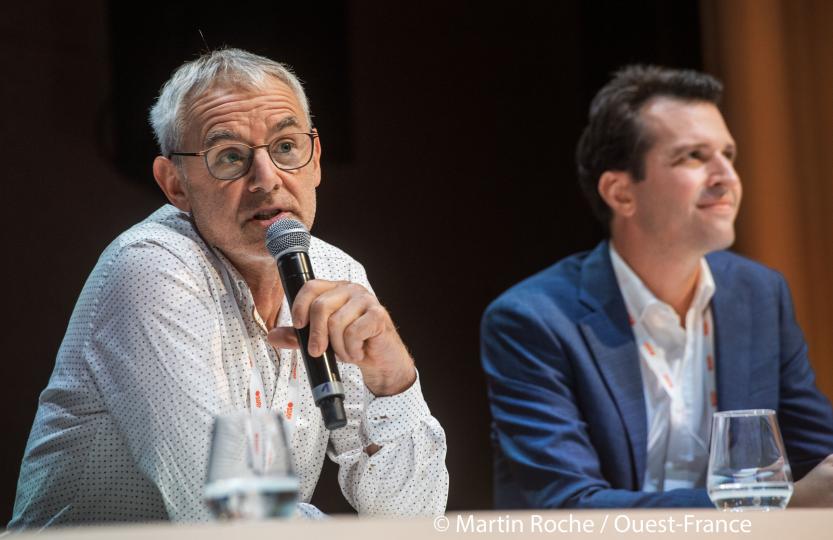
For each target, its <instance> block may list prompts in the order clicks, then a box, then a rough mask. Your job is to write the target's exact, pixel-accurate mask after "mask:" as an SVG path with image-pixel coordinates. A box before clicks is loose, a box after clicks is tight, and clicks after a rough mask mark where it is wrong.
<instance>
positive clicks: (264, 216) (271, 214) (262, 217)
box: [253, 208, 281, 221]
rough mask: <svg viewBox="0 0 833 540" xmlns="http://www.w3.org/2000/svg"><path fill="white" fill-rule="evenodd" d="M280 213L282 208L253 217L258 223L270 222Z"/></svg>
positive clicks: (265, 211) (259, 213)
mask: <svg viewBox="0 0 833 540" xmlns="http://www.w3.org/2000/svg"><path fill="white" fill-rule="evenodd" d="M280 213H281V209H280V208H275V209H274V210H264V211H263V212H258V213H257V214H255V215H254V216H253V219H256V220H258V221H268V220H270V219H272V218H273V217H275V216H277V215H278V214H280Z"/></svg>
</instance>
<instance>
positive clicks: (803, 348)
mask: <svg viewBox="0 0 833 540" xmlns="http://www.w3.org/2000/svg"><path fill="white" fill-rule="evenodd" d="M778 300H779V308H780V312H779V313H780V344H781V366H780V374H779V375H780V385H779V390H780V395H779V400H778V423H779V425H780V427H781V432H782V434H783V438H784V444H785V445H786V448H787V457H788V459H789V461H790V465H791V468H792V472H793V476H794V479H795V480H799V479H801V478H802V477H803V476H804V475H805V474H807V473H808V472H809V471H810V470H811V469H812V468H813V467H815V466H816V465H818V464H819V463H820V462H821V461H822V460H823V459H824V458H825V457H827V455H828V454H831V453H833V409H831V407H830V401H828V399H827V398H826V397H825V396H824V394H822V393H821V392H820V391H819V389H818V387H816V382H815V375H814V373H813V368H812V367H811V365H810V361H809V358H808V356H807V343H806V342H805V341H804V336H803V334H802V332H801V329H800V328H799V327H798V323H797V322H796V320H795V311H794V309H793V303H792V297H791V296H790V291H789V288H788V287H787V283H786V281H785V280H784V278H783V277H781V276H780V275H779V276H778Z"/></svg>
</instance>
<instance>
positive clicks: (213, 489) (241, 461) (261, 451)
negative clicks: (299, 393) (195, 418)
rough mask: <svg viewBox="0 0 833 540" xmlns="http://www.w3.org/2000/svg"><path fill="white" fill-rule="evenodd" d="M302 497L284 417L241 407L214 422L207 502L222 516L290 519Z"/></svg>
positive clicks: (219, 517) (206, 486) (220, 517)
mask: <svg viewBox="0 0 833 540" xmlns="http://www.w3.org/2000/svg"><path fill="white" fill-rule="evenodd" d="M297 501H298V478H297V477H296V476H295V474H294V472H293V470H292V459H291V454H290V451H289V444H288V437H287V433H286V431H285V429H284V425H283V420H282V419H281V417H280V415H278V414H275V413H274V412H271V411H251V412H250V411H239V412H236V413H232V414H229V415H225V416H218V417H217V418H216V419H215V420H214V431H213V434H212V438H211V453H210V456H209V461H208V477H207V479H206V485H205V503H206V505H208V507H209V508H210V509H211V512H212V513H213V514H214V516H215V517H216V518H218V519H265V518H274V517H289V516H291V515H292V514H293V512H294V510H295V505H296V503H297Z"/></svg>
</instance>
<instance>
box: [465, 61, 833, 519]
mask: <svg viewBox="0 0 833 540" xmlns="http://www.w3.org/2000/svg"><path fill="white" fill-rule="evenodd" d="M721 93H722V85H721V84H720V83H719V82H718V81H717V80H715V79H714V78H712V77H710V76H708V75H705V74H702V73H697V72H693V71H679V70H669V69H664V68H658V67H653V66H649V67H644V66H631V67H628V68H624V69H623V70H621V71H619V72H618V73H617V74H616V75H615V76H614V78H613V79H612V80H611V82H609V83H608V84H607V85H606V86H605V87H604V88H603V89H602V90H601V91H600V92H599V93H598V94H597V96H596V97H595V99H594V101H593V103H592V105H591V107H590V115H589V123H588V126H587V127H586V129H585V131H584V133H583V135H582V137H581V140H580V142H579V146H578V152H577V161H578V172H579V180H580V183H581V186H582V189H583V190H584V192H585V194H586V195H587V197H588V199H589V201H590V203H591V206H592V207H593V210H594V212H595V213H596V214H597V216H598V217H599V218H600V219H601V220H602V222H603V223H604V224H605V225H606V226H607V227H608V230H609V232H610V239H609V240H606V241H604V242H602V243H601V244H599V245H598V246H597V247H596V248H595V249H594V250H592V251H589V252H585V253H580V254H577V255H573V256H571V257H568V258H567V259H565V260H563V261H561V262H559V263H557V264H555V265H554V266H551V267H550V268H547V269H546V270H544V271H542V272H540V273H539V274H537V275H534V276H532V277H531V278H529V279H527V280H525V281H523V282H521V283H519V284H518V285H516V286H514V287H513V288H511V289H510V290H508V291H507V292H505V293H504V294H503V295H501V296H500V297H499V298H498V299H497V300H495V302H493V303H492V304H491V305H490V306H489V308H488V309H487V310H486V313H485V315H484V317H483V323H482V350H481V352H482V362H483V367H484V370H485V372H486V375H487V379H488V383H489V397H490V401H491V409H492V415H493V418H494V424H493V440H494V443H495V505H496V506H497V507H498V508H519V507H520V508H523V507H526V508H529V507H533V508H558V507H571V508H605V507H671V506H678V507H698V506H703V507H707V506H711V503H710V501H709V498H708V496H707V494H706V490H705V489H704V487H705V479H706V468H707V465H708V452H709V436H710V426H711V419H712V416H713V414H714V413H715V412H716V411H718V410H731V409H774V410H775V411H777V414H778V420H779V423H780V426H781V430H782V434H783V437H784V441H785V445H786V449H787V454H788V459H789V461H790V464H791V466H792V472H793V475H794V477H795V478H796V479H797V480H799V481H798V482H797V483H796V485H795V493H794V496H793V501H792V503H793V504H795V505H823V506H830V505H833V457H828V456H829V455H830V454H831V453H833V410H831V406H830V403H829V401H828V400H827V399H826V398H825V397H824V396H823V395H822V394H821V393H820V392H819V390H818V389H817V388H816V385H815V380H814V374H813V371H812V368H811V367H810V364H809V361H808V358H807V345H806V343H805V342H804V338H803V336H802V333H801V330H800V329H799V327H798V325H797V323H796V320H795V316H794V312H793V306H792V301H791V298H790V293H789V290H788V288H787V285H786V283H785V281H784V279H783V277H782V276H781V275H780V274H778V273H777V272H775V271H773V270H770V269H768V268H766V267H764V266H762V265H760V264H758V263H755V262H752V261H750V260H748V259H745V258H743V257H740V256H738V255H734V254H732V253H730V252H727V251H723V250H725V249H726V248H728V247H729V246H730V245H731V244H732V243H733V241H734V238H735V234H734V220H735V216H736V214H737V210H738V207H739V204H740V199H741V184H740V180H739V178H738V176H737V173H736V172H735V168H734V165H733V161H734V157H735V153H736V151H735V142H734V140H733V139H732V136H731V134H730V133H729V130H728V129H727V127H726V124H725V123H724V121H723V117H722V116H721V114H720V111H719V110H718V108H717V103H718V101H719V99H720V95H721Z"/></svg>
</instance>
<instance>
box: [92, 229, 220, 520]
mask: <svg viewBox="0 0 833 540" xmlns="http://www.w3.org/2000/svg"><path fill="white" fill-rule="evenodd" d="M106 271H107V273H108V274H107V278H106V280H105V282H104V285H103V287H102V294H101V295H100V304H99V307H98V310H97V313H96V315H95V317H94V320H93V324H92V327H93V328H94V330H93V334H92V338H91V341H90V343H89V345H88V354H87V355H86V356H87V361H88V363H89V368H90V371H91V373H92V374H93V378H94V379H95V382H96V385H97V386H98V388H99V389H100V392H101V394H102V395H103V399H104V402H105V406H106V408H107V411H108V413H109V414H110V415H111V416H112V418H113V420H114V422H115V424H116V426H117V429H118V430H119V431H120V433H121V435H122V437H123V438H124V440H125V442H126V444H127V446H128V448H129V451H130V454H131V457H132V459H133V461H134V462H135V464H136V466H137V467H138V468H139V470H140V471H141V473H142V474H143V475H144V476H146V477H147V478H148V480H149V481H150V482H151V483H152V484H153V485H154V486H155V487H156V488H157V489H158V490H159V493H160V495H161V497H162V499H163V501H164V504H165V507H166V509H167V512H168V516H169V518H170V519H171V520H173V521H205V520H207V519H209V517H210V514H209V512H208V509H207V508H206V507H205V506H204V504H203V502H202V491H203V483H204V480H205V475H206V470H207V462H208V453H209V448H208V445H207V444H206V441H209V440H210V434H211V427H212V419H213V417H214V416H215V415H216V414H219V413H221V412H223V411H221V409H222V399H221V398H220V397H219V396H223V395H227V394H228V387H227V382H224V378H223V377H222V372H221V370H220V373H218V370H217V369H216V368H214V363H215V362H217V361H218V359H220V358H221V357H222V344H221V329H220V327H219V323H218V317H217V313H216V309H217V308H216V307H215V304H214V303H213V302H212V301H211V295H210V291H209V289H208V284H207V282H206V280H205V279H204V277H202V275H201V274H200V273H199V272H198V271H195V270H192V269H190V268H189V267H188V265H187V264H186V263H185V262H183V261H182V260H180V259H179V258H177V257H176V256H175V255H174V254H173V253H171V252H170V251H168V250H167V249H165V248H164V247H162V246H160V245H158V244H154V243H151V242H140V243H137V244H132V245H129V246H127V247H125V248H123V249H122V251H121V252H120V253H119V254H118V256H116V257H115V258H114V260H113V262H112V263H111V265H110V267H109V268H107V269H106Z"/></svg>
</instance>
